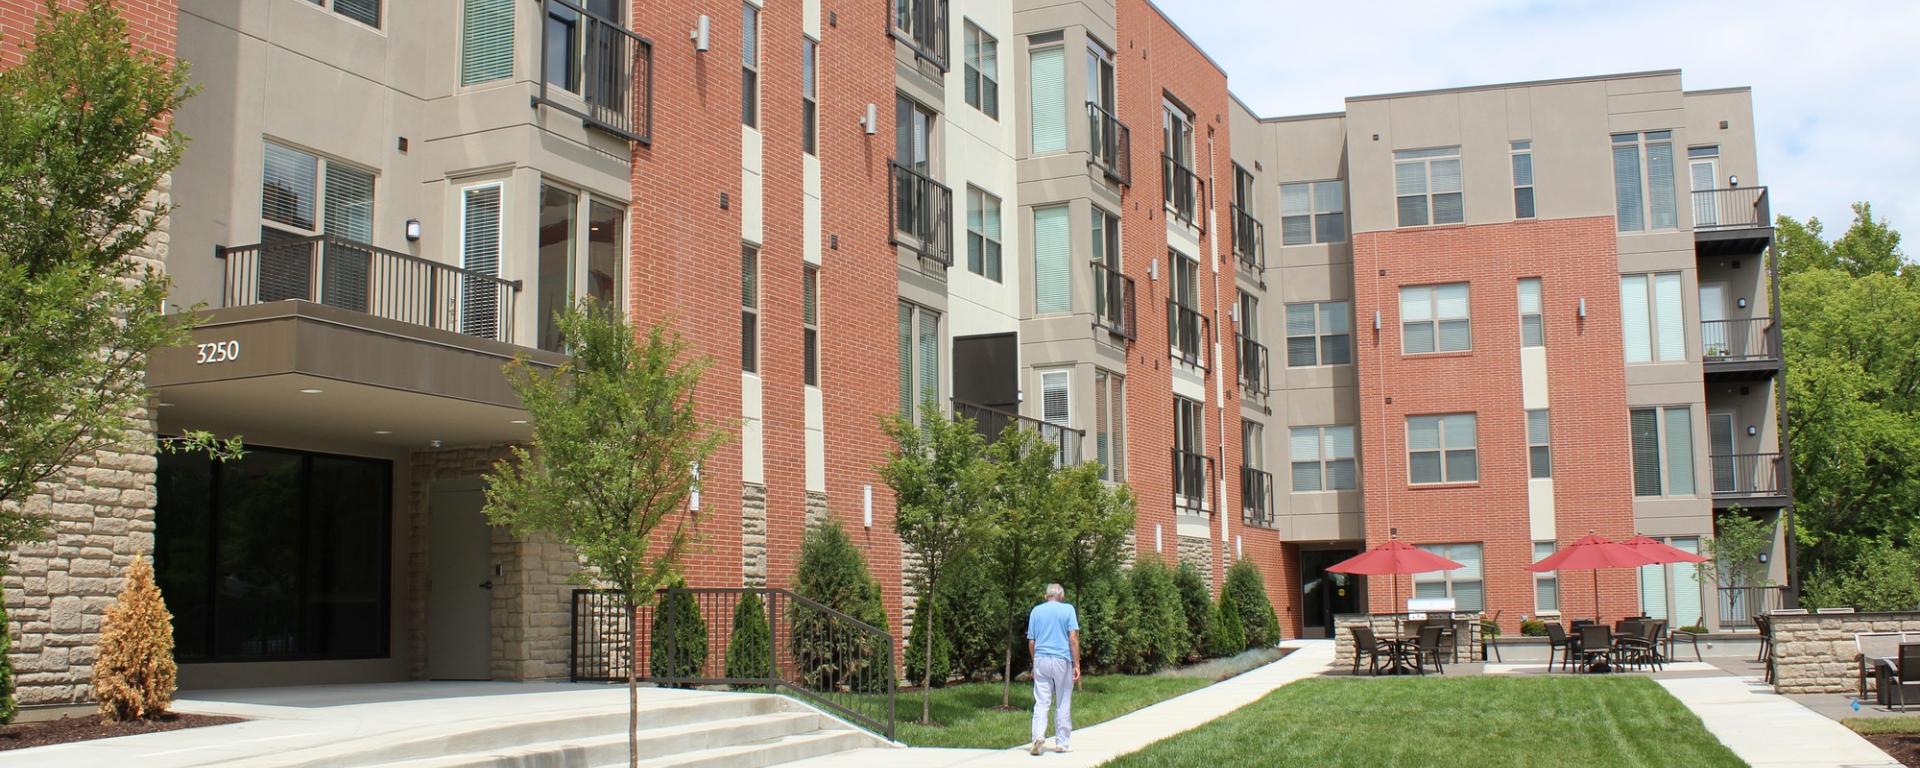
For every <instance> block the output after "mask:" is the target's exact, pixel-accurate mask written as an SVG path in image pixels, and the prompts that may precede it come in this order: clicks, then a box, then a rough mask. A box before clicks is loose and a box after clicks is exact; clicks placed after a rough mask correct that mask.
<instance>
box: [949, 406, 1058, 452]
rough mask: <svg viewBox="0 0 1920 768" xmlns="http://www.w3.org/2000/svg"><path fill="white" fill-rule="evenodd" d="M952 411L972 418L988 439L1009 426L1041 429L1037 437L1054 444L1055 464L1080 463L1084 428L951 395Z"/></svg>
mask: <svg viewBox="0 0 1920 768" xmlns="http://www.w3.org/2000/svg"><path fill="white" fill-rule="evenodd" d="M952 402H953V414H954V415H955V416H964V417H966V418H969V419H973V424H974V429H976V430H978V431H979V432H980V434H981V436H982V437H985V438H986V439H987V442H989V443H991V442H993V441H995V440H999V439H1000V435H1001V434H1003V433H1004V432H1005V431H1006V429H1007V428H1008V427H1018V428H1021V429H1031V430H1033V431H1035V432H1039V433H1040V437H1041V438H1042V439H1044V440H1046V441H1047V442H1049V443H1052V444H1053V448H1054V453H1053V462H1054V464H1055V465H1056V466H1062V467H1065V466H1072V465H1075V464H1079V463H1080V445H1081V442H1082V441H1083V440H1084V439H1085V438H1086V436H1087V432H1086V430H1084V429H1074V428H1073V427H1069V426H1067V425H1065V424H1055V423H1053V422H1051V421H1047V420H1044V419H1036V418H1033V417H1031V416H1022V415H1020V414H1018V413H1015V412H1013V411H1006V410H1001V409H999V408H995V407H993V406H990V405H981V404H979V403H971V402H967V401H965V400H961V399H958V398H954V399H953V400H952Z"/></svg>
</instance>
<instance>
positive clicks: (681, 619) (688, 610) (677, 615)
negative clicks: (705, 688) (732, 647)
mask: <svg viewBox="0 0 1920 768" xmlns="http://www.w3.org/2000/svg"><path fill="white" fill-rule="evenodd" d="M686 585H687V584H686V582H685V581H682V580H681V579H679V578H678V577H675V578H674V579H673V580H672V581H669V582H667V586H668V587H669V589H668V590H667V596H666V597H665V598H664V599H662V600H661V602H660V604H659V605H656V606H654V609H653V631H652V632H651V633H650V635H651V636H650V641H651V642H650V644H649V647H648V649H647V669H648V671H650V672H652V673H653V676H654V677H657V678H675V677H700V676H701V673H702V672H703V671H705V670H706V668H707V620H706V618H705V617H702V616H701V615H700V604H699V603H698V602H696V601H695V600H694V599H693V593H692V592H686V591H683V590H682V589H673V588H675V587H679V588H684V587H686ZM681 687H688V686H684V685H683V686H681Z"/></svg>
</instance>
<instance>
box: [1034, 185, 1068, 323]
mask: <svg viewBox="0 0 1920 768" xmlns="http://www.w3.org/2000/svg"><path fill="white" fill-rule="evenodd" d="M1067 213H1068V209H1067V206H1064V205H1055V206H1049V207H1046V208H1035V209H1033V311H1034V314H1039V315H1046V314H1057V313H1062V312H1072V311H1073V270H1072V263H1073V232H1072V226H1071V224H1069V222H1068V216H1067Z"/></svg>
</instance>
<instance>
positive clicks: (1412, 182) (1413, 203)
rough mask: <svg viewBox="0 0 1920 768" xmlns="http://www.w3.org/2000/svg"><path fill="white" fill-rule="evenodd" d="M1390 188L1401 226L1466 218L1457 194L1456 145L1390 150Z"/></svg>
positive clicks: (1439, 222) (1457, 164)
mask: <svg viewBox="0 0 1920 768" xmlns="http://www.w3.org/2000/svg"><path fill="white" fill-rule="evenodd" d="M1393 188H1394V194H1395V195H1396V196H1397V198H1398V205H1399V210H1400V226H1403V227H1424V226H1426V225H1428V224H1458V223H1460V222H1461V221H1463V220H1465V218H1466V209H1465V207H1464V203H1463V201H1462V200H1461V197H1460V148H1459V147H1439V148H1437V149H1408V150H1401V151H1399V152H1395V153H1393Z"/></svg>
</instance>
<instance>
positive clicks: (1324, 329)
mask: <svg viewBox="0 0 1920 768" xmlns="http://www.w3.org/2000/svg"><path fill="white" fill-rule="evenodd" d="M1352 362H1353V312H1352V311H1351V310H1350V309H1348V305H1347V302H1344V301H1321V302H1303V303H1299V304H1288V305H1287V367H1289V368H1305V367H1311V366H1316V365H1347V364H1349V363H1352Z"/></svg>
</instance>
